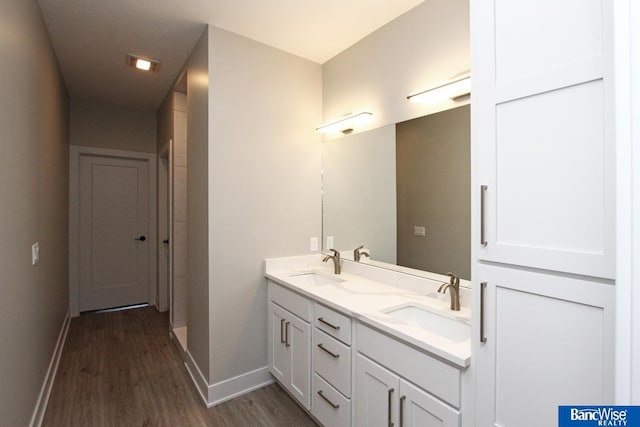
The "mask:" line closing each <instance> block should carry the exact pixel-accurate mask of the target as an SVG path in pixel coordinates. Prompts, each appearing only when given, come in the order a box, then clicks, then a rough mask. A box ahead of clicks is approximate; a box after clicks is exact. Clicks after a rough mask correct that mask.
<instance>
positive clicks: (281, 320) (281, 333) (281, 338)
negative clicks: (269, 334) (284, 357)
mask: <svg viewBox="0 0 640 427" xmlns="http://www.w3.org/2000/svg"><path fill="white" fill-rule="evenodd" d="M283 329H284V319H280V343H281V344H284V331H283Z"/></svg>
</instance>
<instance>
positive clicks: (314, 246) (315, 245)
mask: <svg viewBox="0 0 640 427" xmlns="http://www.w3.org/2000/svg"><path fill="white" fill-rule="evenodd" d="M309 250H310V251H311V252H317V251H318V238H317V237H312V238H311V240H310V241H309Z"/></svg>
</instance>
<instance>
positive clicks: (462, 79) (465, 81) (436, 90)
mask: <svg viewBox="0 0 640 427" xmlns="http://www.w3.org/2000/svg"><path fill="white" fill-rule="evenodd" d="M469 95H471V75H470V74H468V73H465V74H463V75H461V76H457V77H454V78H452V79H450V80H448V81H447V82H445V83H441V84H439V85H437V86H434V87H431V88H429V89H426V90H423V91H420V92H417V93H414V94H412V95H409V96H407V99H408V100H409V101H411V102H413V103H416V104H417V103H420V104H424V103H436V102H440V101H444V100H445V99H451V100H453V101H455V100H458V99H460V98H463V97H466V96H469Z"/></svg>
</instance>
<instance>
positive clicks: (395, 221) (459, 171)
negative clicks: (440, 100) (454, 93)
mask: <svg viewBox="0 0 640 427" xmlns="http://www.w3.org/2000/svg"><path fill="white" fill-rule="evenodd" d="M469 114H470V107H469V105H465V106H462V107H457V108H454V109H450V110H446V111H441V112H438V113H435V114H430V115H428V116H424V117H419V118H416V119H412V120H408V121H405V122H401V123H397V124H395V125H390V126H384V127H381V128H378V129H373V130H370V131H367V132H361V133H357V134H353V135H346V136H344V137H341V138H338V139H335V140H331V141H326V142H324V143H323V145H322V166H323V196H322V211H323V212H322V223H323V225H322V234H323V248H324V250H327V249H329V248H330V247H333V248H334V249H338V250H339V251H341V252H343V253H345V252H346V253H351V252H352V251H353V249H355V248H356V247H358V246H360V245H364V246H365V249H366V251H367V252H368V253H369V254H370V258H367V257H363V258H361V262H370V263H372V264H375V265H378V266H382V267H385V268H390V269H403V268H406V267H408V268H412V269H416V270H422V271H426V272H431V273H437V274H447V272H450V271H451V272H453V273H455V274H457V275H459V276H460V277H461V278H462V279H466V280H469V279H470V277H471V272H470V270H471V216H470V215H471V214H470V209H471V194H470V191H471V189H470V183H471V173H470V117H469Z"/></svg>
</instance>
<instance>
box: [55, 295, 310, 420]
mask: <svg viewBox="0 0 640 427" xmlns="http://www.w3.org/2000/svg"><path fill="white" fill-rule="evenodd" d="M43 426H55V427H60V426H83V427H84V426H87V427H88V426H117V427H121V426H123V427H129V426H132V427H133V426H171V427H177V426H185V427H190V426H225V427H226V426H228V427H236V426H241V427H246V426H265V427H266V426H278V427H281V426H296V427H304V426H317V425H316V423H315V422H314V421H313V420H312V419H311V418H310V417H309V416H308V415H307V414H306V413H305V412H304V411H303V410H302V409H301V408H300V407H299V406H298V405H297V404H296V403H295V402H294V401H293V400H292V399H291V397H289V395H287V394H286V393H285V392H284V391H283V390H282V389H281V388H280V386H279V385H277V384H272V385H270V386H268V387H264V388H262V389H259V390H256V391H254V392H252V393H248V394H246V395H244V396H241V397H238V398H235V399H233V400H230V401H228V402H225V403H222V404H220V405H218V406H215V407H213V408H211V409H207V408H206V406H205V405H204V403H203V402H202V399H201V397H200V395H199V394H198V392H197V391H196V389H195V386H194V385H193V383H192V381H191V378H190V377H189V374H188V373H187V371H186V369H185V367H184V364H183V363H182V359H181V357H180V354H179V353H178V350H177V349H176V348H175V346H174V343H172V342H171V339H170V338H169V326H168V316H167V313H158V312H157V310H156V309H155V307H145V308H138V309H132V310H125V311H117V312H111V313H89V314H82V315H81V316H80V317H77V318H74V319H72V321H71V325H70V328H69V334H68V336H67V342H66V344H65V348H64V351H63V354H62V358H61V361H60V367H59V368H58V374H57V376H56V380H55V383H54V386H53V390H52V393H51V397H50V399H49V405H48V408H47V412H46V414H45V417H44V422H43Z"/></svg>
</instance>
